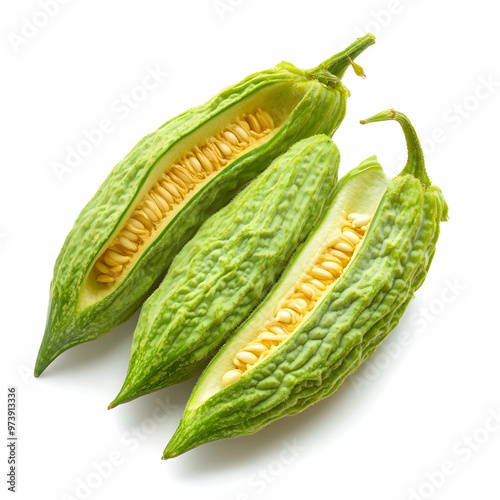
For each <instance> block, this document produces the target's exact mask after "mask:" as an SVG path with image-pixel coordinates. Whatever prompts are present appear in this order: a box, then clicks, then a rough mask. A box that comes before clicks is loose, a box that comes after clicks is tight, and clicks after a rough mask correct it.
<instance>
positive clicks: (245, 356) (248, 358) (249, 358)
mask: <svg viewBox="0 0 500 500" xmlns="http://www.w3.org/2000/svg"><path fill="white" fill-rule="evenodd" d="M236 357H237V358H238V359H239V360H240V361H241V362H242V363H246V364H247V365H253V364H254V363H255V362H256V361H257V360H258V359H259V358H258V357H257V356H256V355H255V354H252V353H251V352H248V351H240V352H239V353H238V354H236Z"/></svg>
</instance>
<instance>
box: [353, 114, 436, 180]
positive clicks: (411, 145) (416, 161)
mask: <svg viewBox="0 0 500 500" xmlns="http://www.w3.org/2000/svg"><path fill="white" fill-rule="evenodd" d="M387 120H396V121H397V122H398V123H399V124H400V125H401V127H402V129H403V132H404V134H405V138H406V146H407V147H408V161H407V162H406V166H405V168H404V169H403V171H402V172H401V174H400V175H405V174H410V175H413V176H414V177H416V178H418V179H420V182H421V183H422V184H423V185H424V186H425V187H429V186H430V185H431V181H430V179H429V176H428V175H427V171H426V170H425V161H424V152H423V151H422V146H421V145H420V141H419V139H418V136H417V133H416V132H415V129H414V128H413V125H412V124H411V122H410V120H408V118H407V117H406V115H404V114H403V113H400V112H399V111H396V110H394V109H388V110H386V111H382V112H380V113H377V114H376V115H374V116H372V117H371V118H367V119H366V120H361V123H362V124H365V123H373V122H384V121H387Z"/></svg>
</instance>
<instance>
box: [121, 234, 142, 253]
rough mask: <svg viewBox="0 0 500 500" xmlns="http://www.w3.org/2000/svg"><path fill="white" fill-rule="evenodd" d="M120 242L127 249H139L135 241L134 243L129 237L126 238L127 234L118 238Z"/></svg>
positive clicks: (134, 250)
mask: <svg viewBox="0 0 500 500" xmlns="http://www.w3.org/2000/svg"><path fill="white" fill-rule="evenodd" d="M118 243H119V244H120V245H121V246H122V247H123V248H126V249H127V250H130V251H131V252H136V251H137V245H136V244H135V243H132V242H131V241H130V240H128V239H127V238H125V236H120V238H119V239H118Z"/></svg>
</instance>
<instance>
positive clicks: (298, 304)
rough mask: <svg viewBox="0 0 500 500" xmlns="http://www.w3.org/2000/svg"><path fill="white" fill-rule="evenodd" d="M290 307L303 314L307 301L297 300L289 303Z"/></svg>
mask: <svg viewBox="0 0 500 500" xmlns="http://www.w3.org/2000/svg"><path fill="white" fill-rule="evenodd" d="M288 307H289V308H291V309H293V310H294V311H295V312H297V313H298V314H302V313H303V312H304V310H305V308H306V307H307V303H306V301H305V300H302V299H298V298H296V299H293V300H292V301H290V302H288Z"/></svg>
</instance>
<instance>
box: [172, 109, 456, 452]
mask: <svg viewBox="0 0 500 500" xmlns="http://www.w3.org/2000/svg"><path fill="white" fill-rule="evenodd" d="M390 119H395V120H397V121H399V122H400V124H401V125H402V127H403V130H404V132H405V136H406V138H407V144H408V152H409V159H408V163H407V165H406V167H405V169H404V170H403V172H402V173H401V174H400V175H399V176H397V177H395V178H394V179H393V180H392V181H391V183H390V184H389V186H388V188H387V190H386V191H385V193H384V195H383V197H382V199H381V201H380V203H379V206H378V208H377V210H376V212H375V215H374V217H373V220H372V222H371V224H370V227H369V229H368V232H367V234H366V236H365V239H364V242H363V244H362V246H361V247H360V249H359V251H358V252H357V254H356V255H355V256H354V258H353V261H352V262H351V264H350V265H349V267H348V268H347V270H346V272H345V273H344V274H342V276H341V277H340V278H339V279H338V281H337V282H336V283H335V286H334V287H333V288H332V289H331V290H330V291H329V292H328V294H327V295H326V296H325V297H324V299H323V300H322V302H320V303H319V305H318V307H317V309H315V310H314V312H313V313H312V314H311V315H310V316H309V318H307V319H306V320H305V321H304V323H303V324H301V325H300V327H299V328H298V329H297V331H296V332H295V333H294V334H293V336H292V337H291V338H290V339H289V340H288V341H287V342H285V343H284V344H283V345H282V346H281V347H280V348H279V349H278V350H277V351H276V352H274V353H273V354H272V355H271V356H269V357H268V358H266V359H264V360H263V361H262V362H261V363H260V364H257V365H256V366H255V367H253V368H252V370H251V371H249V372H248V373H246V374H244V375H243V376H242V377H241V378H239V379H238V380H236V381H235V382H233V383H232V384H230V385H228V386H227V387H225V388H224V389H222V390H220V391H219V392H216V393H215V394H214V395H212V396H211V397H209V398H208V399H206V400H201V401H200V402H199V403H197V404H194V403H192V401H193V400H194V398H193V397H192V398H191V400H190V402H188V404H187V407H186V411H185V413H184V416H183V418H182V420H181V423H180V425H179V427H178V429H177V431H176V432H175V434H174V436H173V437H172V439H171V440H170V442H169V443H168V445H167V447H166V449H165V452H164V458H172V457H175V456H177V455H179V454H181V453H184V452H185V451H187V450H190V449H192V448H194V447H196V446H199V445H200V444H203V443H207V442H210V441H215V440H218V439H225V438H230V437H235V436H240V435H244V434H251V433H253V432H255V431H258V430H259V429H261V428H262V427H264V426H265V425H267V424H269V423H270V422H272V421H274V420H276V419H277V418H280V417H283V416H288V415H293V414H295V413H297V412H299V411H301V410H303V409H304V408H306V407H308V406H309V405H311V404H313V403H315V402H317V401H319V400H320V399H322V398H324V397H326V396H328V395H330V394H331V393H333V392H334V391H335V390H336V389H337V388H338V387H339V385H340V384H341V383H342V382H343V380H344V379H345V378H346V377H347V376H348V375H349V374H351V373H352V372H353V371H355V370H356V369H357V368H358V367H359V365H360V364H361V363H363V361H365V360H366V359H367V358H368V357H370V356H371V355H372V354H373V352H374V351H375V349H376V347H377V346H378V345H379V344H380V342H382V340H384V338H385V337H386V336H387V335H388V333H389V332H390V331H391V330H393V329H394V327H395V326H396V325H397V323H398V322H399V320H400V318H401V316H402V314H403V312H404V311H405V309H406V307H407V305H408V303H409V301H410V300H411V298H412V297H413V295H414V293H415V291H416V290H417V289H418V288H419V287H420V286H421V284H422V283H423V281H424V279H425V276H426V274H427V271H428V269H429V266H430V264H431V261H432V259H433V256H434V252H435V248H436V242H437V239H438V236H439V226H440V221H441V220H446V219H447V213H448V208H447V205H446V202H445V201H444V198H443V195H442V193H441V190H440V189H439V188H437V187H436V186H433V185H431V184H430V181H429V178H428V177H427V173H426V171H425V167H424V163H423V153H422V150H421V147H420V144H419V142H418V138H417V137H416V134H415V131H414V129H413V127H412V126H411V124H410V123H409V121H408V120H407V118H406V117H405V116H404V115H402V114H401V113H397V112H395V111H394V110H388V111H386V112H383V113H380V114H379V115H376V116H375V117H373V118H371V119H369V120H366V121H365V122H363V123H368V122H371V121H384V120H390ZM305 245H307V241H306V243H305ZM271 294H272V291H271V292H270V296H271ZM248 321H251V318H249V320H248ZM237 334H238V332H236V333H235V335H237ZM222 354H223V353H222V352H221V353H220V354H219V355H218V356H217V357H216V358H215V359H214V361H213V362H212V364H211V365H209V366H208V368H207V370H206V371H205V372H204V374H203V376H202V377H209V376H210V368H211V366H212V365H215V364H216V360H217V358H218V357H219V356H220V355H222ZM197 388H198V385H197V386H196V387H195V388H194V391H193V394H195V393H196V391H197ZM198 400H199V398H198V399H197V401H198Z"/></svg>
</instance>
